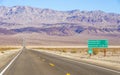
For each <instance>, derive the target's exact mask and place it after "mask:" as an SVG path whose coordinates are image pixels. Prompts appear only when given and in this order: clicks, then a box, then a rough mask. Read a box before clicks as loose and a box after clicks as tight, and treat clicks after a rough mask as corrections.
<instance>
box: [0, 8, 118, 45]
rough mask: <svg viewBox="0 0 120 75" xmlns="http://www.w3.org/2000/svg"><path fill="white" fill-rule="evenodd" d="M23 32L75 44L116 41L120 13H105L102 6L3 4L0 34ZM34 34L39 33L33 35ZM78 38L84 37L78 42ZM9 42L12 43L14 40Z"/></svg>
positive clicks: (13, 34)
mask: <svg viewBox="0 0 120 75" xmlns="http://www.w3.org/2000/svg"><path fill="white" fill-rule="evenodd" d="M21 34H22V35H23V36H24V37H25V35H26V34H27V35H26V36H28V35H30V36H31V35H32V37H31V38H30V39H32V40H34V39H37V40H41V39H42V41H43V38H44V37H42V38H41V36H43V35H45V37H46V36H47V37H48V38H49V37H51V40H52V41H53V40H57V38H59V39H58V40H57V41H58V43H59V42H60V41H61V39H62V38H63V37H64V39H65V40H67V42H68V43H70V41H69V40H71V41H72V42H71V43H72V44H80V43H85V41H87V40H88V39H109V40H111V43H113V41H115V40H114V39H113V38H116V37H117V38H116V39H119V38H120V14H116V13H106V12H103V11H100V10H97V11H80V10H70V11H57V10H52V9H41V8H34V7H29V6H13V7H5V6H0V35H2V36H0V38H1V39H5V38H4V36H5V37H6V36H7V35H9V36H11V38H13V37H14V38H16V37H17V38H18V37H19V36H21ZM24 34H25V35H24ZM33 34H35V35H34V36H37V37H34V38H33ZM30 36H28V37H30ZM38 36H39V37H38ZM54 36H55V37H57V38H55V37H54ZM83 36H84V37H83ZM60 37H61V38H60ZM66 37H67V38H66ZM76 37H77V38H76ZM79 37H81V38H79ZM87 37H90V38H87ZM40 38H41V39H40ZM48 38H46V40H47V39H48ZM69 38H70V39H69ZM8 39H10V38H8ZM30 39H29V40H30ZM5 40H7V39H5ZM51 40H49V41H51ZM59 40H60V41H59ZM78 40H84V41H82V42H80V43H78ZM7 41H8V40H7ZM30 41H31V40H30ZM34 41H35V40H34ZM62 41H64V40H62ZM116 41H118V40H116ZM119 41H120V40H119ZM1 42H3V41H1ZM44 42H45V39H44ZM44 42H43V44H44ZM55 42H56V41H55ZM73 42H74V43H73ZM9 43H10V44H11V42H9ZM35 43H36V42H35ZM36 44H38V43H36ZM47 44H48V43H47ZM64 44H65V43H64ZM114 44H115V42H114Z"/></svg>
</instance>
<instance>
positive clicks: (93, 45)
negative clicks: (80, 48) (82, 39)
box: [88, 40, 108, 48]
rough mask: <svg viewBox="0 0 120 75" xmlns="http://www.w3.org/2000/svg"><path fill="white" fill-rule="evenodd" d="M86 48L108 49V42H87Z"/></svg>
mask: <svg viewBox="0 0 120 75" xmlns="http://www.w3.org/2000/svg"><path fill="white" fill-rule="evenodd" d="M88 48H108V40H88Z"/></svg>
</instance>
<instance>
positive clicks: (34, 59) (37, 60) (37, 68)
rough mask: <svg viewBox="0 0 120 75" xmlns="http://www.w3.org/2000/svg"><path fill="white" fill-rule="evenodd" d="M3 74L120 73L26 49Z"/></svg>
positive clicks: (86, 74) (102, 74) (84, 74)
mask: <svg viewBox="0 0 120 75" xmlns="http://www.w3.org/2000/svg"><path fill="white" fill-rule="evenodd" d="M3 75H120V73H117V72H113V71H109V70H106V69H102V68H98V67H94V66H90V65H86V64H82V63H79V62H76V61H75V62H74V61H73V60H70V59H66V58H64V57H60V56H57V55H53V54H49V53H44V52H38V51H34V50H27V49H24V50H23V52H22V53H21V54H20V55H19V56H18V57H17V59H16V60H15V61H14V62H13V63H12V65H11V66H10V67H9V68H8V69H7V70H6V71H5V73H4V74H3Z"/></svg>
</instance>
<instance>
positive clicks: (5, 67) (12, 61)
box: [0, 50, 23, 75]
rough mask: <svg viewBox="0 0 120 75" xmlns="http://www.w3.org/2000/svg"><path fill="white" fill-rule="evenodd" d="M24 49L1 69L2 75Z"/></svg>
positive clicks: (0, 74)
mask: <svg viewBox="0 0 120 75" xmlns="http://www.w3.org/2000/svg"><path fill="white" fill-rule="evenodd" d="M22 51H23V50H20V52H19V53H18V54H17V55H16V56H15V57H14V58H13V59H12V60H11V61H10V63H9V64H8V65H7V66H6V67H5V68H4V69H3V70H2V71H1V73H0V75H3V74H4V73H5V71H6V70H7V69H8V68H9V67H10V65H11V64H12V63H13V62H14V61H15V60H16V59H17V57H18V56H19V55H20V54H21V53H22Z"/></svg>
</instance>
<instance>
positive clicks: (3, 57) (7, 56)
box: [0, 49, 19, 69]
mask: <svg viewBox="0 0 120 75" xmlns="http://www.w3.org/2000/svg"><path fill="white" fill-rule="evenodd" d="M18 51H19V50H18V49H16V50H7V51H4V53H2V52H1V51H0V69H1V68H2V67H3V66H4V65H5V64H7V63H8V62H9V61H10V60H11V59H12V58H13V57H14V56H15V55H16V54H17V53H18Z"/></svg>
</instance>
